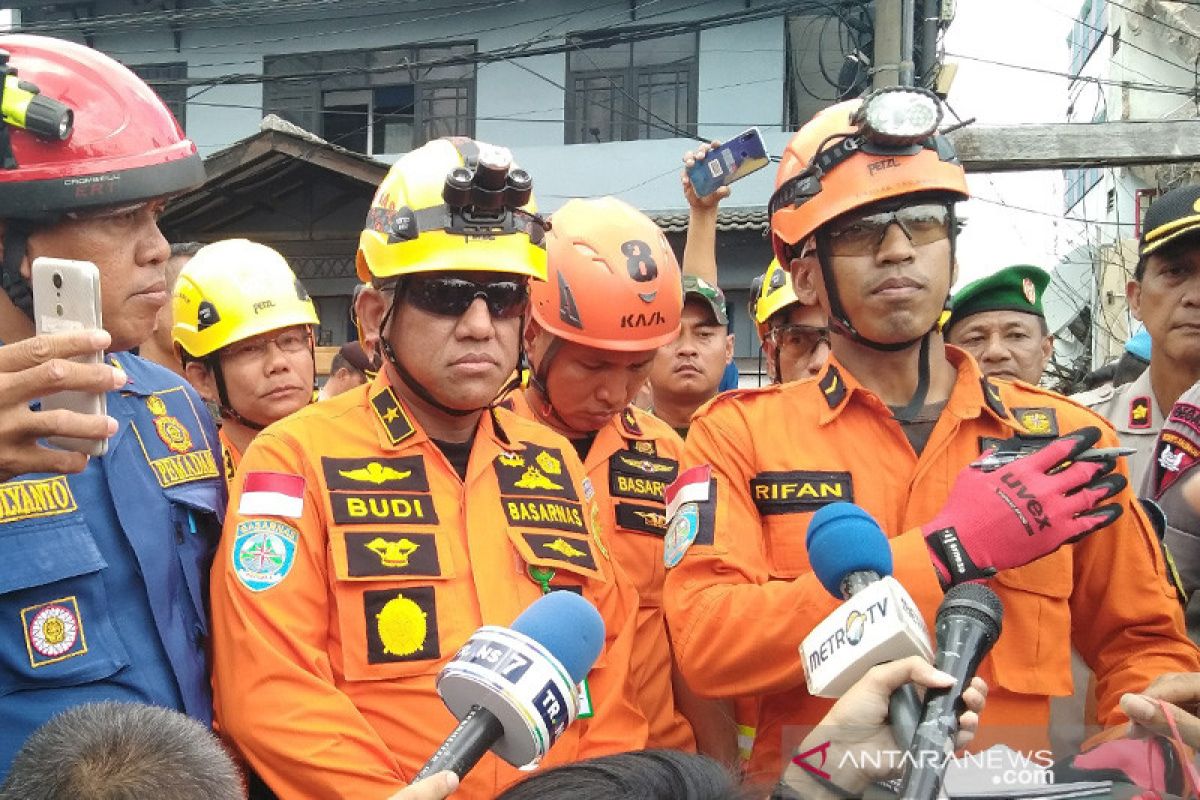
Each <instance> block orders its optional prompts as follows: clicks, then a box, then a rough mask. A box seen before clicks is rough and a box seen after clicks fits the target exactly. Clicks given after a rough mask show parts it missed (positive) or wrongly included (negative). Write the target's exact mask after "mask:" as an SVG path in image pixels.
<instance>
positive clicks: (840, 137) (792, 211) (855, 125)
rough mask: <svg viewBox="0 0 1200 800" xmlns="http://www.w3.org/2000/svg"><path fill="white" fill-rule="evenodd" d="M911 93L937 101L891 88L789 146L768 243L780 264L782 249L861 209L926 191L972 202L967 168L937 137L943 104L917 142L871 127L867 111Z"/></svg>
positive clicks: (838, 110)
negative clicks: (846, 214) (873, 106)
mask: <svg viewBox="0 0 1200 800" xmlns="http://www.w3.org/2000/svg"><path fill="white" fill-rule="evenodd" d="M914 94H915V95H917V96H918V97H923V98H925V102H928V100H933V102H934V103H935V104H936V103H937V99H936V97H935V96H934V95H932V94H930V93H928V92H925V90H919V89H912V88H907V87H891V88H889V89H884V90H881V91H880V92H875V93H873V94H871V95H868V96H867V97H866V98H863V99H860V100H848V101H846V102H844V103H838V104H837V105H834V106H830V107H829V108H827V109H825V110H824V111H821V112H820V113H818V114H817V115H816V116H815V117H813V118H812V119H811V120H809V122H808V123H807V124H805V125H804V127H802V128H801V129H800V130H799V131H797V132H796V135H795V136H793V137H792V140H791V141H790V142H788V146H787V149H786V150H784V152H783V156H782V158H781V159H780V162H779V171H778V172H777V173H776V174H775V194H774V195H772V197H771V202H770V204H769V205H768V213H769V214H770V220H771V244H772V246H773V247H774V249H775V255H776V257H777V258H779V261H780V263H781V264H786V263H787V258H786V252H785V245H795V244H797V243H799V242H802V241H804V240H805V239H807V238H808V237H809V236H811V235H812V234H813V233H815V232H816V231H817V229H818V228H820V227H821V226H822V225H824V224H826V223H827V222H830V221H831V220H833V219H836V218H837V217H839V216H841V215H842V214H845V213H847V212H849V211H853V210H854V209H856V208H861V207H863V206H867V205H870V204H872V203H876V202H879V201H880V200H887V199H889V198H893V197H903V196H904V195H912V194H920V193H925V192H937V193H941V194H944V195H947V196H948V197H949V198H950V199H954V200H966V199H967V197H968V192H967V179H966V174H965V173H964V171H963V168H962V164H960V163H959V161H958V156H957V154H956V153H955V151H954V147H953V145H951V144H950V141H949V140H948V139H946V137H944V136H942V135H940V134H938V133H937V132H936V124H937V122H938V121H939V120H940V117H941V110H940V105H934V106H933V108H935V109H936V112H937V116H936V117H935V118H933V119H932V125H930V126H929V130H928V132H926V133H924V135H923V136H920V137H919V138H916V140H915V141H904V140H903V139H901V140H899V141H898V140H897V138H896V137H893V136H889V135H888V134H887V133H878V132H876V131H874V130H873V129H872V128H871V127H870V126H871V120H870V118H869V117H868V111H869V110H870V109H869V106H871V105H876V104H877V103H878V101H879V100H882V101H883V102H884V103H887V102H889V101H894V98H897V97H901V96H905V95H906V96H908V97H912V96H913V95H914ZM921 110H922V111H923V112H925V113H928V111H927V110H926V109H921Z"/></svg>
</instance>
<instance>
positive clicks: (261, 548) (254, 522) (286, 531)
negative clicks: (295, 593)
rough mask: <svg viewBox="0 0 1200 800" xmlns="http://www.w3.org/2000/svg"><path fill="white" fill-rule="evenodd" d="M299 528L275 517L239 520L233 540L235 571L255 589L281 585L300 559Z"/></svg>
mask: <svg viewBox="0 0 1200 800" xmlns="http://www.w3.org/2000/svg"><path fill="white" fill-rule="evenodd" d="M299 536H300V534H299V532H298V531H297V530H296V529H295V528H293V527H292V526H291V525H288V524H286V523H283V522H280V521H278V520H274V519H251V520H246V521H244V522H239V523H238V526H237V532H236V534H235V538H234V543H233V571H234V572H235V573H236V574H237V578H238V580H239V581H241V584H242V585H243V586H245V587H246V588H247V589H249V590H250V591H252V592H261V591H264V590H266V589H270V588H271V587H272V586H275V585H277V584H278V583H279V582H280V581H282V580H283V579H284V578H286V577H287V574H288V573H289V572H291V571H292V565H293V564H294V563H295V562H296V539H298V538H299Z"/></svg>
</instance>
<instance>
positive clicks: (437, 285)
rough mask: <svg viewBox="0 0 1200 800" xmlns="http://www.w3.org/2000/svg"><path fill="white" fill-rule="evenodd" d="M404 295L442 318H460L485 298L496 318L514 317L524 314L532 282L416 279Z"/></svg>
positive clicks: (410, 282)
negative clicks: (472, 305) (474, 304)
mask: <svg viewBox="0 0 1200 800" xmlns="http://www.w3.org/2000/svg"><path fill="white" fill-rule="evenodd" d="M404 297H405V299H406V300H407V301H408V303H409V304H410V305H412V306H413V307H415V308H419V309H421V310H422V311H427V312H429V313H430V314H438V315H440V316H443V317H461V316H462V315H463V314H465V313H466V312H467V309H468V308H470V307H471V304H472V303H474V302H475V298H476V297H482V298H483V300H484V302H485V303H487V307H488V313H490V314H491V315H492V316H493V317H495V318H496V319H511V318H513V317H519V316H521V314H523V313H525V309H526V307H527V306H528V305H529V284H528V283H526V282H525V281H493V282H491V283H475V282H474V281H468V280H464V279H462V278H413V279H411V280H409V281H408V285H407V286H406V287H405V290H404Z"/></svg>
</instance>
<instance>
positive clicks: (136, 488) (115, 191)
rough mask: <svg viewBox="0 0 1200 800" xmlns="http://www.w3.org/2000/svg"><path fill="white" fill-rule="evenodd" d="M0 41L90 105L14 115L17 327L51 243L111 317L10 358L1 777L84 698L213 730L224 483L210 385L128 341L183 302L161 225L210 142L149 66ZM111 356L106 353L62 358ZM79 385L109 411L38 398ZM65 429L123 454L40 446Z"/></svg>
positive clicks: (9, 216)
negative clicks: (213, 624)
mask: <svg viewBox="0 0 1200 800" xmlns="http://www.w3.org/2000/svg"><path fill="white" fill-rule="evenodd" d="M0 50H4V51H6V52H7V53H8V54H9V55H10V56H11V60H10V61H9V66H10V67H13V68H15V69H16V70H17V75H18V77H19V80H20V81H22V82H28V83H31V84H33V85H36V86H37V87H38V88H39V89H40V90H41V93H42V96H43V97H44V98H48V99H58V100H61V102H63V103H65V104H66V105H67V107H68V108H69V109H70V110H71V111H72V112H73V114H74V132H73V133H72V134H71V135H70V136H69V137H66V138H65V139H63V138H59V137H57V136H47V135H45V131H42V130H31V129H29V128H27V127H20V124H21V123H19V122H17V121H15V120H13V119H12V118H10V117H9V116H8V113H7V111H6V114H5V118H4V121H3V122H0V128H2V130H0V162H2V163H3V167H2V168H0V242H2V250H3V252H2V253H0V259H2V263H3V287H4V290H5V294H6V295H7V302H6V303H5V304H4V306H3V311H0V316H2V317H3V319H2V320H0V322H3V328H4V330H5V331H13V330H19V329H20V327H21V325H22V324H24V325H26V326H28V325H29V319H30V317H31V316H32V308H31V306H32V304H31V290H30V286H29V283H28V281H29V275H30V268H31V263H32V261H33V260H34V259H35V258H37V257H38V256H51V257H56V258H64V259H74V260H80V261H91V262H94V263H95V264H96V266H97V267H98V268H99V272H100V291H101V305H102V319H103V325H104V330H103V331H79V332H76V333H73V334H57V335H52V336H44V337H38V338H37V339H32V340H28V341H25V342H17V343H15V344H10V345H9V346H8V347H6V348H4V350H5V351H6V352H5V353H4V354H3V357H0V365H2V368H4V369H5V370H6V371H5V372H4V374H3V375H2V376H0V377H2V378H3V381H2V382H0V385H2V386H3V388H4V390H5V391H4V392H3V397H4V404H5V405H4V408H3V411H2V412H0V419H3V423H2V427H3V428H4V437H3V439H2V441H3V445H2V446H0V463H3V464H4V467H3V470H2V473H0V474H2V477H3V478H4V479H5V480H4V482H3V483H0V564H3V565H4V566H3V567H2V568H0V620H3V622H2V623H0V644H2V647H0V652H3V653H5V654H7V655H6V656H5V658H6V659H7V661H6V663H5V667H4V670H3V672H4V674H5V678H4V681H5V682H6V683H5V687H4V695H5V699H4V715H3V716H4V724H3V725H2V726H0V774H3V773H5V772H7V770H8V766H9V763H10V762H11V760H12V758H13V755H14V754H15V753H16V751H17V749H18V748H19V747H20V746H21V743H22V742H23V741H24V740H25V738H26V737H27V736H28V735H29V734H30V733H31V732H32V731H33V730H34V729H36V728H38V727H39V726H40V725H41V724H42V723H43V722H45V721H46V720H48V719H49V718H50V717H52V716H54V715H55V714H56V713H58V712H59V711H62V710H64V709H67V708H69V707H71V706H75V705H78V704H80V703H85V702H90V701H101V700H116V701H131V702H141V703H150V704H154V705H159V706H163V707H165V708H171V709H175V710H178V711H181V712H184V713H186V714H188V715H189V716H191V717H194V718H195V719H197V720H199V721H201V722H202V723H204V724H206V725H207V724H210V722H211V719H212V702H211V695H210V688H209V675H208V665H207V658H206V655H205V652H206V647H207V632H208V620H207V615H206V613H205V607H206V600H205V597H204V586H205V585H206V576H207V572H208V567H209V563H210V560H211V555H212V551H213V548H214V547H215V545H216V539H217V536H218V535H219V532H220V520H221V517H222V516H223V514H224V510H225V490H224V485H223V483H222V481H221V478H220V472H219V453H218V450H217V432H216V429H215V427H214V426H213V423H212V420H211V419H210V418H209V416H208V414H207V413H206V412H205V410H204V404H203V402H202V401H201V400H200V397H199V396H198V395H197V394H196V393H195V392H194V391H193V390H192V388H191V387H190V386H188V385H186V384H185V383H184V382H183V381H182V380H181V379H180V378H179V376H177V375H175V374H174V373H172V372H170V371H169V370H166V369H164V368H162V367H160V366H158V365H157V364H153V363H151V362H149V361H146V360H145V359H142V358H139V357H137V356H135V355H133V354H132V353H131V352H130V351H131V350H132V349H133V348H135V347H137V345H138V344H140V343H141V342H142V341H144V340H145V339H146V338H147V337H148V336H149V335H150V332H151V330H152V329H153V327H154V324H155V318H156V316H157V314H158V312H159V310H160V309H161V308H162V307H163V306H164V305H165V304H166V303H167V302H168V301H169V299H170V295H169V292H168V290H167V286H166V282H165V278H164V274H163V273H164V265H165V264H166V261H167V258H168V256H169V255H170V246H169V245H168V244H167V241H166V239H164V238H163V235H162V233H161V232H160V231H159V229H158V225H157V220H158V216H159V214H161V213H162V209H163V207H164V205H166V202H167V199H168V198H169V197H170V196H171V195H172V194H174V193H176V192H181V191H184V190H186V189H189V188H191V187H193V186H196V185H198V184H200V183H201V182H202V181H203V180H204V167H203V164H202V163H201V160H200V157H199V156H198V155H197V153H196V148H195V145H193V144H192V142H191V141H189V140H188V139H186V138H185V137H184V135H183V132H182V131H181V130H180V128H179V125H178V123H176V121H175V119H174V118H173V117H172V116H171V112H170V111H169V110H168V109H167V107H166V105H164V104H163V102H162V100H160V99H159V98H158V96H157V95H155V94H154V92H153V91H152V90H151V89H150V88H149V87H148V86H147V85H146V84H145V83H143V82H142V80H141V79H139V78H138V77H137V76H135V75H134V74H133V73H132V72H130V71H129V70H128V69H126V68H125V67H123V66H122V65H120V64H118V63H117V62H116V61H113V60H112V59H110V58H108V57H107V56H105V55H102V54H101V53H99V52H97V51H95V50H92V49H91V48H87V47H83V46H81V45H77V44H73V43H70V42H65V41H60V40H57V39H50V38H46V37H40V36H18V35H13V36H0ZM16 83H17V81H15V80H9V81H6V87H5V90H6V91H13V87H14V86H15V85H16ZM6 108H7V106H6ZM28 122H29V119H28V117H27V118H26V121H25V123H24V124H28ZM6 336H9V337H11V333H6ZM100 350H103V351H104V353H105V354H104V363H103V364H102V365H90V366H84V365H81V364H76V363H69V362H66V361H64V360H62V359H63V358H65V357H68V356H71V355H77V354H83V353H85V352H88V351H92V352H95V351H100ZM14 354H15V355H14ZM56 356H57V357H56ZM63 388H73V389H79V390H83V391H94V392H97V393H100V392H103V393H105V399H106V403H107V416H99V415H84V414H77V413H74V412H69V411H63V410H58V411H48V412H43V411H39V410H36V409H34V408H32V407H31V406H30V405H29V401H30V400H32V399H33V398H37V397H44V396H46V395H47V394H50V393H52V392H54V391H56V390H59V389H63ZM52 434H60V435H62V434H66V435H70V436H73V437H78V438H83V439H90V440H93V441H102V442H104V443H105V444H106V448H107V451H106V453H105V454H104V455H102V456H99V457H92V458H88V457H86V456H84V455H82V454H81V453H72V452H67V451H54V450H50V449H48V448H45V447H41V446H38V445H36V443H35V442H36V440H37V439H40V438H42V437H45V436H49V435H52ZM14 452H15V455H14ZM13 465H16V466H15V467H14V466H13ZM20 472H24V473H25V474H14V473H20ZM64 473H66V474H64Z"/></svg>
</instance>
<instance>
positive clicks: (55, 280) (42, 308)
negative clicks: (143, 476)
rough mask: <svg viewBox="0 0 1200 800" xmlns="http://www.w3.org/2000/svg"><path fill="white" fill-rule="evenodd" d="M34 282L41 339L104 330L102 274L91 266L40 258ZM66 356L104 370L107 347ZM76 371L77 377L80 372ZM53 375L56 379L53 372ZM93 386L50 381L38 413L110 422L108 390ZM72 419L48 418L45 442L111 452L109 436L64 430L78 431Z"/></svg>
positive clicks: (43, 390) (59, 369)
mask: <svg viewBox="0 0 1200 800" xmlns="http://www.w3.org/2000/svg"><path fill="white" fill-rule="evenodd" d="M30 283H31V284H32V285H33V320H34V328H35V330H36V332H37V335H38V336H39V337H41V336H53V335H57V334H66V333H71V334H77V333H88V332H92V333H94V332H98V331H102V330H103V326H102V320H101V314H100V307H101V305H100V270H99V269H98V268H97V267H96V265H95V264H93V263H92V262H90V261H70V260H68V259H62V258H46V257H39V258H35V259H34V260H33V266H32V270H31V277H30ZM65 357H66V358H67V359H68V360H69V361H72V362H74V363H75V364H78V365H81V366H84V367H103V366H104V350H103V347H99V348H96V349H93V350H82V351H74V352H73V353H72V355H70V356H65ZM69 369H70V367H64V366H63V365H57V366H56V367H54V366H52V367H51V370H50V371H51V373H56V372H63V371H66V370H69ZM74 372H75V373H76V374H78V371H74ZM110 376H111V372H110ZM48 377H53V374H52V375H51V376H48ZM114 380H115V379H114ZM121 382H122V383H124V381H121ZM92 386H95V384H92ZM92 386H87V387H81V388H74V387H67V386H61V385H58V384H56V383H49V384H45V385H43V386H42V387H39V388H40V389H41V392H39V394H38V395H36V396H39V397H40V398H41V411H40V412H39V413H41V414H52V413H53V412H59V411H67V412H72V413H74V414H78V415H86V416H91V417H100V418H103V419H105V420H106V421H107V419H108V417H107V416H106V410H107V408H106V402H105V392H106V391H107V390H108V387H105V388H100V387H99V386H95V388H92ZM47 390H49V391H47ZM70 419H71V418H69V417H66V418H64V416H63V415H62V414H58V415H57V416H56V417H55V418H54V420H51V419H46V420H43V422H46V423H47V425H46V434H45V438H46V442H47V443H48V444H50V445H52V446H53V447H57V448H60V449H63V450H72V451H75V452H77V453H83V454H85V455H89V456H102V455H104V453H105V452H106V451H107V450H108V437H107V436H103V437H99V438H97V437H95V436H93V435H87V434H85V435H82V436H81V435H75V433H76V432H75V431H73V430H65V429H64V428H63V424H64V423H67V427H68V428H70V427H74V426H72V425H70V423H69V422H67V421H68V420H70ZM104 427H105V430H107V429H108V427H109V426H108V424H107V422H106V424H105V426H104ZM89 433H90V432H89Z"/></svg>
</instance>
